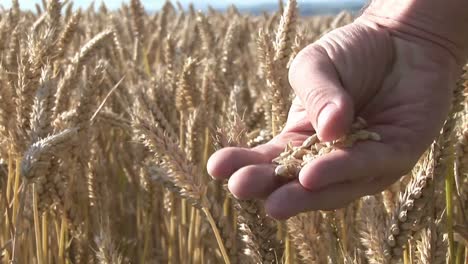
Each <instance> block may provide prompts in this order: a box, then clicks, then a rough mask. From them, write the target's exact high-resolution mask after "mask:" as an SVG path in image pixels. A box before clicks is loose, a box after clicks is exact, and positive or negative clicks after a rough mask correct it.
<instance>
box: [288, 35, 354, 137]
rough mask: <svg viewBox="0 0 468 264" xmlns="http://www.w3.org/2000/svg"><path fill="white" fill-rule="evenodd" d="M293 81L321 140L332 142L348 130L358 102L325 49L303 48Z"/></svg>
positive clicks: (292, 72)
mask: <svg viewBox="0 0 468 264" xmlns="http://www.w3.org/2000/svg"><path fill="white" fill-rule="evenodd" d="M289 82H290V83H291V86H292V88H293V89H294V91H295V93H296V95H297V96H298V97H299V99H300V100H301V102H302V103H303V104H304V107H305V109H306V111H307V116H308V118H309V120H310V122H311V123H312V126H313V127H314V129H315V131H316V132H317V134H318V136H319V138H320V139H321V140H323V141H332V140H335V139H338V138H340V137H341V136H343V135H345V134H346V133H347V132H348V130H349V129H350V128H351V125H352V122H353V120H354V105H353V102H352V99H351V97H350V95H349V94H348V93H347V91H346V90H345V89H344V88H343V86H342V84H341V81H340V77H339V76H338V73H337V71H336V68H335V66H334V64H333V62H332V60H331V59H330V56H329V55H328V53H327V51H325V49H324V48H322V47H321V46H319V45H316V44H312V45H310V46H308V47H306V48H305V49H303V50H302V51H301V52H300V53H299V54H298V55H297V56H296V58H295V59H294V61H293V62H292V64H291V67H290V69H289Z"/></svg>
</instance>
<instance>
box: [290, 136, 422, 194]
mask: <svg viewBox="0 0 468 264" xmlns="http://www.w3.org/2000/svg"><path fill="white" fill-rule="evenodd" d="M406 153H407V152H405V151H401V150H399V149H398V148H394V147H392V145H390V144H388V143H386V142H375V141H365V142H358V143H356V144H355V145H354V146H353V147H352V148H349V149H340V150H335V151H333V152H331V153H329V154H327V155H324V156H322V157H319V158H317V159H315V160H313V161H311V162H310V163H308V164H307V165H306V166H304V168H303V169H302V170H301V172H300V173H299V182H300V183H301V185H302V186H303V187H304V188H306V189H309V190H319V189H322V188H325V187H327V186H329V185H333V184H339V183H346V182H352V181H358V180H366V181H368V182H369V181H372V180H374V179H375V178H377V177H379V178H387V177H398V176H400V175H404V174H405V173H406V172H407V170H408V168H411V164H412V162H414V158H413V157H410V156H409V155H408V154H406Z"/></svg>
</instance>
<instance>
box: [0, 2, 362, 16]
mask: <svg viewBox="0 0 468 264" xmlns="http://www.w3.org/2000/svg"><path fill="white" fill-rule="evenodd" d="M40 2H41V0H19V3H20V5H21V7H22V8H25V9H31V10H34V5H35V4H36V3H40ZM73 2H74V5H75V6H76V7H88V6H89V5H91V3H93V2H94V4H95V6H96V7H99V6H100V5H101V3H103V2H104V3H105V4H106V6H107V7H108V8H118V7H119V6H120V5H121V3H122V2H129V0H126V1H122V0H120V1H119V0H95V1H92V0H74V1H73ZM141 2H142V3H143V4H144V5H145V7H146V9H147V10H148V11H149V12H151V11H156V10H158V9H159V8H160V7H161V6H162V5H163V4H164V2H165V1H164V0H142V1H141ZM172 2H174V3H175V1H172ZM179 2H180V3H181V4H182V5H184V6H187V5H188V4H189V3H193V4H194V6H195V8H197V9H201V10H203V9H205V8H206V7H207V6H212V7H213V8H216V9H220V10H222V9H225V8H227V7H229V6H230V5H232V4H235V5H236V6H237V7H238V8H239V10H241V11H243V12H249V13H261V12H264V11H266V12H270V11H276V10H277V7H278V0H227V1H219V0H180V1H179ZM365 2H366V0H298V3H299V8H300V10H301V13H302V15H316V14H336V13H338V12H340V11H341V10H349V11H354V12H358V11H359V10H361V9H362V7H363V6H364V4H365ZM0 5H1V6H3V7H4V8H9V7H10V6H11V0H0Z"/></svg>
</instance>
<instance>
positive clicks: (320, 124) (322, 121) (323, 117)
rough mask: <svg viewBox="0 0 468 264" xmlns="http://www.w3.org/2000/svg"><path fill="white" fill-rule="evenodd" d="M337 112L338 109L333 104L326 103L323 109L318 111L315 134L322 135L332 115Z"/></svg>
mask: <svg viewBox="0 0 468 264" xmlns="http://www.w3.org/2000/svg"><path fill="white" fill-rule="evenodd" d="M337 110H338V107H337V106H336V104H334V103H328V104H327V105H325V107H324V108H323V109H322V111H320V114H319V116H318V119H317V130H318V131H317V132H318V134H319V137H320V135H321V134H322V135H323V132H324V130H325V128H326V126H327V125H328V123H329V121H330V118H331V117H332V115H333V114H334V113H335V112H336V111H337Z"/></svg>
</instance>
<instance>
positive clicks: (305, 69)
mask: <svg viewBox="0 0 468 264" xmlns="http://www.w3.org/2000/svg"><path fill="white" fill-rule="evenodd" d="M457 59H458V58H455V57H454V56H453V53H452V52H451V51H450V50H449V49H447V48H445V47H443V46H441V45H438V44H437V43H435V42H434V41H432V40H430V39H424V38H419V37H418V38H416V37H415V36H414V35H412V34H405V33H404V32H403V33H401V32H400V34H392V31H391V30H390V29H389V28H387V27H384V26H381V25H378V24H377V23H375V22H374V21H373V20H372V19H367V18H366V17H365V16H362V17H360V18H359V19H357V20H356V21H355V22H354V23H352V24H350V25H348V26H345V27H343V28H339V29H336V30H334V31H332V32H330V33H328V34H327V35H325V36H324V37H323V38H321V39H320V40H319V41H317V42H315V43H313V44H311V45H309V46H308V47H306V48H305V49H304V50H302V51H301V52H300V53H299V54H298V56H297V57H296V58H295V59H294V61H293V63H292V65H291V67H290V71H289V80H290V83H291V87H292V88H293V90H294V92H295V94H296V98H295V99H294V101H293V104H292V106H291V109H290V111H289V116H288V121H287V124H286V126H285V128H284V130H283V131H282V132H281V133H280V134H279V135H278V136H276V137H275V138H274V139H273V140H271V141H270V142H268V143H267V144H264V145H261V146H258V147H255V148H252V149H247V148H226V149H222V150H220V151H218V152H216V153H214V154H213V155H212V156H211V158H210V159H209V161H208V164H207V169H208V172H209V173H210V175H212V177H213V178H215V179H218V180H226V179H228V180H229V185H228V186H229V190H230V191H231V192H232V194H233V195H235V196H236V197H237V198H239V199H265V208H266V211H267V213H268V214H269V215H270V216H271V217H274V218H277V219H287V218H289V217H291V216H294V215H296V214H298V213H300V212H305V211H310V210H331V209H336V208H341V207H344V206H346V205H347V204H348V203H349V202H351V201H353V200H355V199H357V198H359V197H362V196H364V195H370V194H375V193H378V192H381V191H383V190H384V189H386V188H387V187H388V186H389V185H390V184H392V183H393V182H395V181H396V180H398V179H399V178H400V177H401V176H402V175H404V174H406V173H407V172H409V171H410V170H411V169H412V168H413V166H414V164H415V163H416V162H417V161H418V159H419V157H420V156H421V155H422V154H423V152H424V151H425V150H426V149H427V148H428V147H429V146H430V144H431V142H432V141H433V140H434V138H435V137H436V136H437V135H438V133H439V131H440V129H441V128H442V126H443V123H444V120H445V119H446V117H447V114H448V112H449V110H450V105H451V99H452V89H453V87H455V85H456V80H457V76H459V73H460V72H459V69H460V67H459V65H458V64H457ZM435 73H437V74H435ZM356 116H360V117H363V118H364V119H365V120H366V121H367V122H368V124H369V128H368V130H370V131H374V132H377V133H379V134H380V135H381V137H382V141H380V142H374V141H365V142H358V143H357V144H355V145H354V146H353V147H352V148H350V149H344V150H337V151H334V152H332V153H330V154H327V155H325V156H323V157H320V158H318V159H316V160H314V161H313V162H311V163H309V164H308V165H306V166H305V167H304V168H303V170H302V171H301V173H300V175H299V179H298V180H295V181H292V182H281V181H280V180H279V179H278V178H277V177H275V176H274V165H273V164H272V163H271V160H272V159H274V158H275V157H277V156H278V154H279V153H280V152H282V151H283V150H284V147H285V146H286V144H287V143H288V142H291V141H292V142H293V144H295V145H299V144H301V143H302V142H303V141H304V140H305V139H306V138H307V137H309V136H310V135H312V134H313V133H315V131H317V134H318V135H319V137H320V139H321V140H324V141H331V140H334V139H337V138H339V137H341V136H343V135H345V134H346V133H347V131H349V129H350V126H351V124H352V122H353V121H354V119H355V117H356Z"/></svg>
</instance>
